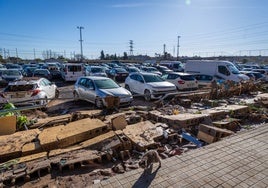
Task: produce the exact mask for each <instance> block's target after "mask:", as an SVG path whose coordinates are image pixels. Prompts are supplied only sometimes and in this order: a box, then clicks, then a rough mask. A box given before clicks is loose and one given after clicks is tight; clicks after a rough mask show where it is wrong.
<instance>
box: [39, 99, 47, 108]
mask: <svg viewBox="0 0 268 188" xmlns="http://www.w3.org/2000/svg"><path fill="white" fill-rule="evenodd" d="M47 104H48V99H47V97H44V99H43V100H41V101H40V105H42V106H43V107H42V108H41V110H42V111H46V110H47Z"/></svg>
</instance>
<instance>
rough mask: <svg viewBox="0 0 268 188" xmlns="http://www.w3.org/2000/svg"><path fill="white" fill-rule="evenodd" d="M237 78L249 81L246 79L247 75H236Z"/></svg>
mask: <svg viewBox="0 0 268 188" xmlns="http://www.w3.org/2000/svg"><path fill="white" fill-rule="evenodd" d="M238 78H239V79H240V80H249V77H248V76H247V75H245V74H239V75H238Z"/></svg>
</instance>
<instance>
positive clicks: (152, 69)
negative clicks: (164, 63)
mask: <svg viewBox="0 0 268 188" xmlns="http://www.w3.org/2000/svg"><path fill="white" fill-rule="evenodd" d="M155 71H158V70H157V69H156V68H153V67H148V68H147V72H155Z"/></svg>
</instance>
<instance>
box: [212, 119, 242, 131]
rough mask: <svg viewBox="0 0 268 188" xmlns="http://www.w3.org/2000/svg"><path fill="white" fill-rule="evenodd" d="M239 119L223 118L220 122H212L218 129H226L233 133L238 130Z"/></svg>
mask: <svg viewBox="0 0 268 188" xmlns="http://www.w3.org/2000/svg"><path fill="white" fill-rule="evenodd" d="M240 121H241V120H240V119H235V118H225V119H222V120H220V121H214V122H212V123H213V125H214V126H215V127H219V128H222V129H227V130H230V131H233V132H236V131H238V130H239V129H240V123H239V122H240Z"/></svg>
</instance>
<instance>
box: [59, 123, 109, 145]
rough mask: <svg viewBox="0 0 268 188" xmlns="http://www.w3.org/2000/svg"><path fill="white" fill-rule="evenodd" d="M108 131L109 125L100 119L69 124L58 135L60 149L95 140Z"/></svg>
mask: <svg viewBox="0 0 268 188" xmlns="http://www.w3.org/2000/svg"><path fill="white" fill-rule="evenodd" d="M107 131H108V128H107V125H106V124H104V123H103V122H102V121H101V120H99V119H90V118H86V119H82V120H78V121H75V122H71V123H69V124H67V125H66V126H65V127H64V129H62V130H61V131H60V132H59V133H58V135H57V139H58V141H59V148H64V147H67V146H71V145H74V144H76V143H79V142H82V141H85V140H88V139H91V138H94V137H96V136H99V135H101V134H103V133H106V132H107Z"/></svg>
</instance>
